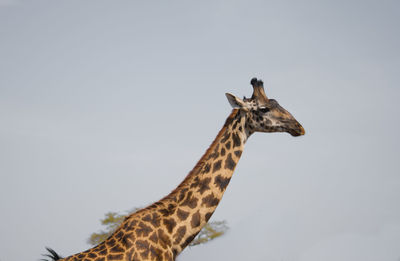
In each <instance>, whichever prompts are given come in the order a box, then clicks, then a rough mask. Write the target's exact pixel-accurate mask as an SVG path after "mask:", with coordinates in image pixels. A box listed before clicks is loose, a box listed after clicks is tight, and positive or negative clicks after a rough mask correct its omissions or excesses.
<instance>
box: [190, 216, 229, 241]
mask: <svg viewBox="0 0 400 261" xmlns="http://www.w3.org/2000/svg"><path fill="white" fill-rule="evenodd" d="M228 229H229V227H228V225H227V222H226V221H225V220H223V221H212V222H208V223H207V224H206V225H205V226H204V227H203V229H202V230H201V231H200V233H199V234H198V235H197V236H196V237H195V239H193V241H192V242H191V243H190V244H189V246H196V245H200V244H204V243H207V242H209V241H211V240H213V239H215V238H217V237H220V236H222V235H223V234H225V232H226V231H227V230H228Z"/></svg>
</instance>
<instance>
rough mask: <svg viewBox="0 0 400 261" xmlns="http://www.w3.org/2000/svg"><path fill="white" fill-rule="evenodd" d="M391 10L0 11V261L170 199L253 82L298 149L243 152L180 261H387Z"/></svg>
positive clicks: (338, 5)
mask: <svg viewBox="0 0 400 261" xmlns="http://www.w3.org/2000/svg"><path fill="white" fill-rule="evenodd" d="M399 17H400V2H399V1H382V0H380V1H221V0H213V1H175V0H169V1H102V0H87V1H75V0H69V1H66V0H52V1H49V0H40V1H33V0H32V1H28V0H26V1H25V0H20V1H15V0H0V175H1V176H0V177H1V180H0V211H1V213H0V260H1V261H23V260H37V259H39V258H41V256H40V254H42V253H44V247H45V246H50V247H52V248H54V249H55V250H57V252H59V253H60V254H61V255H63V256H68V255H70V254H74V253H76V252H80V251H83V250H85V249H87V248H89V245H88V244H87V243H86V240H87V238H88V237H89V235H90V234H91V233H92V232H95V231H98V230H100V229H101V225H100V223H99V220H100V219H101V218H102V217H103V215H104V213H106V212H108V211H116V212H124V211H128V210H130V209H132V208H134V207H138V206H146V205H147V204H150V203H152V202H154V201H156V200H158V199H160V198H161V197H163V196H164V195H166V194H167V193H169V192H170V191H171V190H172V189H174V187H175V186H176V185H178V184H179V182H180V181H181V180H182V179H183V178H184V177H185V176H186V174H187V173H188V171H190V170H191V168H192V167H193V166H194V165H195V163H196V162H197V160H198V159H199V158H200V156H201V155H202V154H203V153H204V151H205V150H206V149H207V147H208V146H209V144H210V143H211V141H212V140H213V139H214V137H215V136H216V134H217V133H218V131H219V129H220V128H221V127H222V125H223V123H224V121H225V118H226V117H227V116H228V114H229V113H230V110H231V108H230V105H229V103H228V102H227V101H226V98H225V95H224V93H225V92H231V93H233V94H235V95H238V96H239V97H242V96H243V95H246V96H250V95H251V92H252V88H251V86H250V84H249V81H250V79H251V78H252V77H254V76H257V77H259V78H262V79H263V80H264V81H265V86H266V93H267V95H268V96H269V97H272V98H275V99H277V100H278V101H279V102H280V104H281V105H282V106H283V107H285V108H286V109H288V110H289V111H290V112H291V113H292V114H293V115H294V116H295V117H296V118H297V119H298V120H299V121H300V122H301V123H302V124H303V126H304V128H305V130H306V135H305V136H303V137H299V138H294V137H291V136H290V135H288V134H285V133H284V134H282V133H280V134H260V133H257V134H255V135H253V136H252V137H251V138H250V139H249V141H248V142H247V144H246V148H245V151H244V153H243V156H242V159H241V161H240V162H239V165H238V167H237V169H236V172H235V174H234V177H233V179H232V181H231V184H230V186H229V187H228V190H227V192H226V194H225V196H224V198H223V200H222V202H221V204H220V205H219V207H218V208H217V211H216V212H215V215H214V216H213V219H214V220H222V219H225V220H227V221H228V224H229V226H230V230H229V232H228V233H227V234H226V235H225V236H224V237H221V238H219V239H216V240H215V241H213V242H211V243H209V244H206V245H203V246H198V247H193V248H188V249H186V250H185V251H184V252H183V253H182V255H181V256H180V257H179V258H178V259H179V260H193V261H197V260H198V261H200V260H260V261H261V260H262V261H321V260H323V261H399V260H400V202H399V200H400V175H399V174H400V173H399V169H400V168H399V167H400V166H399V152H400V149H399V146H400V142H399V138H398V132H399V128H400V117H399V112H400V109H399V105H398V101H399V98H400V90H399V86H398V85H399V84H398V83H399V81H400V69H399V68H400V55H399V46H400V33H399V28H400V18H399Z"/></svg>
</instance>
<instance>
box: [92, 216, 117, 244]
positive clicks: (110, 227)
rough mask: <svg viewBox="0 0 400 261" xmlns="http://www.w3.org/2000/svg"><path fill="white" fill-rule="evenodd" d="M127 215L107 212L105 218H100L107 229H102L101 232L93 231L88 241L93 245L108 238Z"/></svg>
mask: <svg viewBox="0 0 400 261" xmlns="http://www.w3.org/2000/svg"><path fill="white" fill-rule="evenodd" d="M124 219H125V215H121V214H118V213H115V212H108V213H106V214H105V218H104V219H102V220H100V222H101V224H102V225H103V226H106V228H105V230H101V231H100V232H99V233H93V234H91V235H90V237H89V239H88V243H89V244H91V245H97V244H99V243H101V242H103V241H104V240H106V239H107V238H108V237H109V236H111V234H112V233H114V231H115V230H116V229H117V228H118V227H119V225H121V223H122V221H124Z"/></svg>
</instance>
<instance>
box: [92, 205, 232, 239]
mask: <svg viewBox="0 0 400 261" xmlns="http://www.w3.org/2000/svg"><path fill="white" fill-rule="evenodd" d="M136 210H137V209H135V210H134V211H136ZM134 211H132V212H134ZM127 215H129V214H125V215H124V214H119V213H116V212H108V213H106V214H105V217H104V218H103V219H101V220H100V222H101V224H102V225H103V226H105V228H104V230H101V231H100V232H97V233H96V232H95V233H92V234H91V235H90V237H89V239H88V241H87V242H88V243H89V244H91V245H97V244H100V243H101V242H103V241H104V240H106V239H107V238H108V237H109V236H111V234H112V233H114V231H115V230H116V229H117V228H118V227H119V226H120V225H121V223H122V222H123V221H124V219H125V217H126V216H127ZM228 229H229V227H228V225H227V222H226V221H225V220H223V221H211V222H208V223H207V224H206V225H205V226H204V227H203V229H202V230H201V231H200V233H199V234H198V235H197V236H196V238H195V239H193V241H192V242H191V243H190V244H189V246H196V245H200V244H205V243H207V242H209V241H211V240H213V239H215V238H217V237H220V236H222V235H223V234H225V232H226V231H227V230H228Z"/></svg>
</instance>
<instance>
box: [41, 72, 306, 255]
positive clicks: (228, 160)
mask: <svg viewBox="0 0 400 261" xmlns="http://www.w3.org/2000/svg"><path fill="white" fill-rule="evenodd" d="M250 83H251V85H252V86H253V94H252V96H251V98H246V97H244V98H243V99H240V98H238V97H236V96H234V95H232V94H229V93H226V97H227V98H228V101H229V103H230V104H231V106H232V107H233V110H232V112H231V114H230V115H229V116H228V118H227V119H226V121H225V124H224V125H223V127H222V129H221V130H220V131H219V133H218V135H217V137H216V138H215V140H214V141H213V142H212V144H211V145H210V147H209V148H208V150H207V151H206V153H205V154H204V155H203V156H202V157H201V159H200V160H199V161H198V163H197V164H196V166H195V167H194V168H193V170H192V171H190V173H189V174H188V175H187V176H186V178H185V179H184V180H183V181H182V183H180V184H179V185H178V187H177V188H176V189H175V190H173V191H172V192H171V193H170V194H168V195H167V196H165V197H164V198H162V199H161V200H159V201H157V202H155V203H153V204H151V205H150V206H148V207H146V208H144V209H141V210H139V211H137V212H135V213H133V214H131V215H129V216H127V217H126V219H125V220H124V221H123V222H122V224H121V225H120V227H119V228H118V229H117V230H116V231H115V232H114V233H113V234H112V235H111V236H110V237H109V238H108V239H106V240H105V241H104V242H102V243H100V244H99V245H97V246H95V247H93V248H91V249H89V250H87V251H84V252H81V253H77V254H74V255H71V256H69V257H66V258H64V259H63V258H61V257H60V256H58V255H57V253H56V252H54V251H53V250H51V249H48V250H49V252H50V254H47V255H45V256H47V257H50V258H51V259H53V260H64V261H108V260H110V261H111V260H112V261H128V260H129V261H144V260H157V261H172V260H175V258H176V257H177V255H178V254H179V253H180V252H182V251H183V249H184V248H185V247H186V246H187V245H188V244H189V243H190V242H191V241H192V240H193V239H194V238H195V237H196V235H197V234H198V233H199V232H200V230H201V229H202V227H203V226H204V225H206V223H207V222H208V220H209V219H210V217H211V215H212V214H213V213H214V211H215V209H216V207H217V205H218V204H219V202H220V200H221V199H222V196H223V194H224V192H225V190H226V188H227V186H228V184H229V181H230V180H231V177H232V174H233V172H234V170H235V167H236V164H237V163H238V161H239V159H240V156H241V155H242V152H243V149H244V145H245V143H246V141H247V139H248V138H249V137H250V136H251V135H252V134H253V133H255V132H288V133H289V134H291V135H292V136H300V135H304V134H305V131H304V129H303V127H302V126H301V125H300V123H299V122H298V121H297V120H296V119H295V118H294V117H293V116H292V115H291V114H290V113H289V112H288V111H286V110H285V109H284V108H282V107H281V106H280V105H279V104H278V102H277V101H276V100H273V99H269V98H268V97H267V96H266V94H265V91H264V86H263V82H262V81H261V80H257V78H253V79H252V80H251V82H250Z"/></svg>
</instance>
